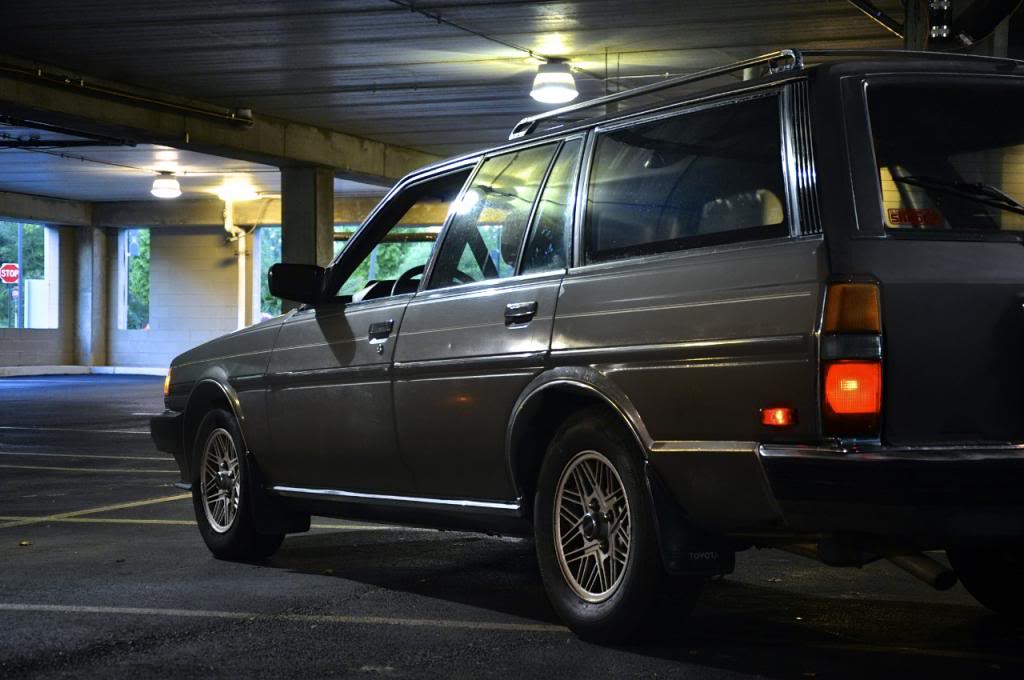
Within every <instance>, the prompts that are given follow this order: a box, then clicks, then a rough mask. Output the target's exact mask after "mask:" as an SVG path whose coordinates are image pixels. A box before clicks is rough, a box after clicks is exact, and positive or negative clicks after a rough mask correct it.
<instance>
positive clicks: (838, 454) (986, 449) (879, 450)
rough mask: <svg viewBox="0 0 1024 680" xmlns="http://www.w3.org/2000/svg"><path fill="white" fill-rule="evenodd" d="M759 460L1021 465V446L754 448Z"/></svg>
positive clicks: (770, 446) (1022, 446)
mask: <svg viewBox="0 0 1024 680" xmlns="http://www.w3.org/2000/svg"><path fill="white" fill-rule="evenodd" d="M758 455H759V456H760V457H761V458H768V459H771V458H789V459H800V460H827V461H835V462H849V463H858V462H861V463H879V462H893V463H908V462H916V463H927V462H932V463H934V462H965V461H972V460H990V461H991V460H997V461H998V460H1005V461H1021V462H1022V463H1024V444H1006V445H1004V446H913V447H911V446H908V447H901V448H895V447H893V448H888V447H886V448H883V447H858V448H841V447H834V448H833V447H816V446H776V445H766V444H762V445H761V446H759V447H758Z"/></svg>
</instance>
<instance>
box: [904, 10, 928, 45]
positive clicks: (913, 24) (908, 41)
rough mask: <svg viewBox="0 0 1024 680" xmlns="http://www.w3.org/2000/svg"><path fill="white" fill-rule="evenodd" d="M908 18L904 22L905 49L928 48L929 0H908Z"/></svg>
mask: <svg viewBox="0 0 1024 680" xmlns="http://www.w3.org/2000/svg"><path fill="white" fill-rule="evenodd" d="M906 8H907V9H906V19H905V20H904V22H903V49H905V50H916V51H923V50H927V49H928V31H929V30H930V25H929V23H928V0H907V2H906Z"/></svg>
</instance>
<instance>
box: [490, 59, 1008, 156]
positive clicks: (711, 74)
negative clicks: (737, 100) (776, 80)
mask: <svg viewBox="0 0 1024 680" xmlns="http://www.w3.org/2000/svg"><path fill="white" fill-rule="evenodd" d="M807 57H818V58H823V59H828V58H841V57H872V58H888V57H891V58H918V59H950V60H953V59H960V60H963V59H970V60H981V61H994V62H1000V63H1004V64H1005V63H1012V64H1014V65H1017V66H1022V65H1024V62H1022V61H1019V60H1016V59H1008V58H1006V57H989V56H984V55H976V54H959V53H956V52H924V51H915V50H879V49H874V50H872V49H810V50H802V49H794V48H787V49H781V50H776V51H775V52H769V53H768V54H762V55H761V56H759V57H752V58H750V59H744V60H742V61H737V62H733V63H731V64H725V65H723V66H716V67H714V68H709V69H705V70H703V71H698V72H697V73H690V74H687V75H684V76H677V77H675V78H668V79H666V80H662V81H659V82H657V83H651V84H650V85H643V86H641V87H634V88H631V89H629V90H623V91H622V92H615V93H613V94H609V95H605V96H603V97H598V98H596V99H588V100H587V101H584V102H578V103H576V104H570V105H569V106H563V107H561V108H558V109H553V110H551V111H545V112H544V113H538V114H536V115H533V116H527V117H526V118H523V119H522V120H520V121H519V122H518V123H516V125H515V127H513V128H512V131H511V132H510V133H509V135H508V138H509V139H510V140H515V139H522V138H523V137H526V136H527V135H529V134H531V133H533V132H534V131H535V130H536V129H537V126H538V125H539V124H540V123H542V122H544V121H549V120H554V119H557V118H561V117H562V116H565V115H567V114H571V113H576V112H578V111H586V110H587V109H593V108H597V107H600V106H607V105H608V104H612V103H615V102H620V101H623V100H626V99H633V98H635V97H641V96H643V95H647V94H651V93H654V92H660V91H661V90H668V89H671V88H674V87H679V86H680V85H686V84H689V83H695V82H698V81H701V80H707V79H709V78H715V77H718V76H723V75H728V74H730V73H735V72H737V71H742V70H745V69H748V68H752V67H754V66H767V67H768V73H769V74H775V73H781V72H783V71H799V70H801V69H803V68H804V66H805V60H806V58H807Z"/></svg>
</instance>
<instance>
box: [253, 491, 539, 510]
mask: <svg viewBox="0 0 1024 680" xmlns="http://www.w3.org/2000/svg"><path fill="white" fill-rule="evenodd" d="M270 490H271V491H273V492H274V493H277V494H280V495H282V496H299V497H309V496H316V497H319V498H321V499H324V500H347V501H352V502H355V503H380V504H388V505H391V504H395V505H406V504H413V505H417V506H430V505H433V506H437V507H438V508H476V509H482V510H498V511H503V512H512V513H515V514H517V515H518V514H519V512H520V511H521V509H522V503H521V502H520V501H519V500H516V501H513V502H499V501H476V500H468V499H461V498H424V497H422V496H397V495H391V494H376V493H365V492H362V491H346V490H343V489H307V488H304V487H298V486H273V487H271V489H270Z"/></svg>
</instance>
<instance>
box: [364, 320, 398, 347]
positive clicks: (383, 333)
mask: <svg viewBox="0 0 1024 680" xmlns="http://www.w3.org/2000/svg"><path fill="white" fill-rule="evenodd" d="M393 330H395V320H394V319H388V320H387V321H378V322H376V323H371V324H370V330H369V332H368V333H367V336H368V339H369V340H370V344H371V345H383V344H384V343H385V342H387V341H388V338H389V337H391V331H393Z"/></svg>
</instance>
